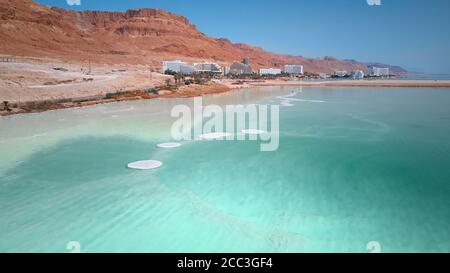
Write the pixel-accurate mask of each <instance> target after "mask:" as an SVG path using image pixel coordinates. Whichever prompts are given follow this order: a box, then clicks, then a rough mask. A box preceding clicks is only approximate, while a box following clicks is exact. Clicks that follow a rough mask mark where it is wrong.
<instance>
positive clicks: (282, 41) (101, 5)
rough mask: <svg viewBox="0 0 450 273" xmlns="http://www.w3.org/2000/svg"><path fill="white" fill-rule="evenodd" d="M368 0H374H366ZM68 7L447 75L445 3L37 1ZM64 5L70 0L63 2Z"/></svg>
mask: <svg viewBox="0 0 450 273" xmlns="http://www.w3.org/2000/svg"><path fill="white" fill-rule="evenodd" d="M373 1H374V0H373ZM36 2H39V3H41V4H45V5H52V6H59V7H63V8H70V9H74V10H109V11H124V10H127V9H130V8H141V7H148V8H162V9H165V10H168V11H170V12H174V13H178V14H181V15H184V16H186V17H187V18H188V19H189V20H190V21H191V22H192V23H193V24H195V25H196V26H197V28H198V29H199V30H200V31H201V32H203V33H205V34H207V35H209V36H212V37H225V38H228V39H230V40H231V41H232V42H243V43H248V44H252V45H256V46H260V47H263V48H264V49H267V50H270V51H273V52H277V53H285V54H293V55H303V56H306V57H321V56H334V57H337V58H340V59H355V60H358V61H363V62H372V61H377V62H384V63H389V64H394V65H401V66H403V67H405V68H407V69H409V70H413V71H419V72H429V73H449V74H450V1H449V0H381V5H380V6H376V5H375V6H370V5H368V4H367V0H278V1H275V0H227V1H217V0H127V1H125V0H120V1H119V0H112V1H104V0H81V5H80V6H69V5H68V4H67V0H37V1H36ZM69 2H70V0H69Z"/></svg>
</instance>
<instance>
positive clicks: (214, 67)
mask: <svg viewBox="0 0 450 273" xmlns="http://www.w3.org/2000/svg"><path fill="white" fill-rule="evenodd" d="M194 68H195V70H196V71H197V72H208V73H217V74H221V73H222V68H221V67H220V65H218V64H216V63H208V62H202V63H194Z"/></svg>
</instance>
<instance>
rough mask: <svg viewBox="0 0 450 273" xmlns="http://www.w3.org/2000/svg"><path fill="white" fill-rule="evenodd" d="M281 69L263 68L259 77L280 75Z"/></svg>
mask: <svg viewBox="0 0 450 273" xmlns="http://www.w3.org/2000/svg"><path fill="white" fill-rule="evenodd" d="M280 74H281V69H279V68H261V69H259V75H261V76H264V75H280Z"/></svg>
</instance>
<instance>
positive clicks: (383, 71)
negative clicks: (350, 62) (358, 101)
mask: <svg viewBox="0 0 450 273" xmlns="http://www.w3.org/2000/svg"><path fill="white" fill-rule="evenodd" d="M369 71H370V75H371V76H375V77H388V76H389V68H388V67H383V68H382V67H376V66H369Z"/></svg>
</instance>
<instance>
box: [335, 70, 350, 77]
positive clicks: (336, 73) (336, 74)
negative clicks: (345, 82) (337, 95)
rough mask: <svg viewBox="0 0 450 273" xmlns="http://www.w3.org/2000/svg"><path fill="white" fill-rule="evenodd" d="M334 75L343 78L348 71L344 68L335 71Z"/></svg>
mask: <svg viewBox="0 0 450 273" xmlns="http://www.w3.org/2000/svg"><path fill="white" fill-rule="evenodd" d="M334 76H335V77H338V78H343V77H346V76H348V73H347V71H345V70H340V71H335V72H334Z"/></svg>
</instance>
